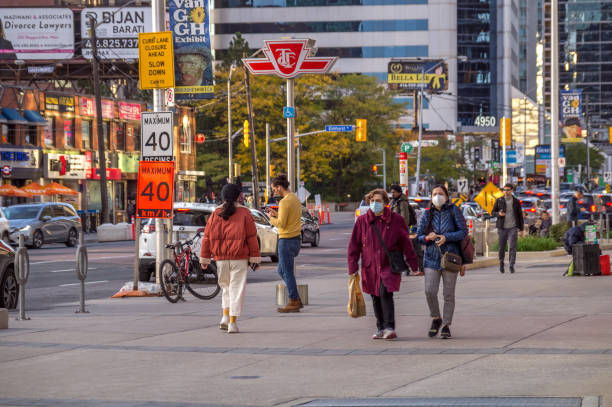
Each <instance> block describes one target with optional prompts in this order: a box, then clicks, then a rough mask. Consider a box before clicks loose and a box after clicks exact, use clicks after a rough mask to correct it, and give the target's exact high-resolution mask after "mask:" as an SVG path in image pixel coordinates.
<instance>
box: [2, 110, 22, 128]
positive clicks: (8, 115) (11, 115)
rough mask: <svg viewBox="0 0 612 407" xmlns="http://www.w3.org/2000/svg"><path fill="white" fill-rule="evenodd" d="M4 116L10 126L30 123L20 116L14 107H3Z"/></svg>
mask: <svg viewBox="0 0 612 407" xmlns="http://www.w3.org/2000/svg"><path fill="white" fill-rule="evenodd" d="M2 116H4V118H5V119H6V121H7V122H8V123H10V124H28V121H27V120H26V119H24V118H23V116H22V115H20V114H19V112H18V111H17V109H13V108H12V107H3V108H2Z"/></svg>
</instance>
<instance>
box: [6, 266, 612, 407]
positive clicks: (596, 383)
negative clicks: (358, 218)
mask: <svg viewBox="0 0 612 407" xmlns="http://www.w3.org/2000/svg"><path fill="white" fill-rule="evenodd" d="M565 263H566V261H565V259H554V258H542V259H531V260H528V261H521V262H519V264H518V266H519V267H518V271H517V273H516V274H513V275H511V274H508V273H506V274H503V275H502V274H499V273H498V272H497V271H496V270H495V269H494V268H488V269H480V270H474V271H468V272H467V274H466V276H465V277H463V278H460V279H459V281H458V286H457V307H456V312H455V319H454V323H453V325H452V333H453V336H454V338H453V339H451V340H446V341H444V340H441V339H438V338H435V339H430V338H427V336H426V332H427V330H428V328H429V323H430V319H429V316H428V310H427V306H426V303H425V298H424V294H423V280H422V278H421V277H405V278H404V281H403V284H402V289H401V292H400V293H398V294H396V295H395V298H396V323H397V331H398V335H399V340H397V341H384V340H377V341H374V340H372V339H370V338H371V335H372V334H373V332H374V330H375V329H374V328H375V322H374V318H373V316H372V308H371V300H370V299H369V298H366V303H367V307H368V308H367V313H368V315H367V316H366V317H364V318H359V319H352V318H349V317H348V316H347V312H346V302H347V280H348V279H347V276H346V274H345V270H344V269H341V268H337V269H335V270H332V269H331V268H330V272H332V273H333V272H334V271H337V273H333V274H330V275H326V276H323V277H314V278H313V277H309V276H308V273H307V272H305V271H301V270H300V271H298V280H299V282H300V283H306V284H308V286H309V296H310V297H309V303H310V305H308V306H306V307H305V308H304V309H303V312H301V313H299V314H278V313H276V312H275V304H274V301H275V283H274V282H268V283H257V284H249V285H248V287H247V296H246V300H245V306H244V313H243V315H242V316H241V317H240V318H239V319H238V326H239V328H240V330H241V333H240V334H236V335H229V334H227V333H224V332H221V331H220V330H219V329H218V327H217V323H218V320H219V318H220V308H221V305H220V302H221V299H220V296H218V297H217V298H215V299H213V300H211V301H199V300H196V299H193V298H192V297H187V301H186V302H181V303H178V304H170V303H168V302H167V301H166V300H165V299H164V298H163V297H162V298H125V299H114V300H113V299H103V300H97V301H89V302H88V303H87V308H88V310H89V311H90V313H89V314H75V313H74V311H75V310H76V309H77V308H78V307H77V304H76V303H72V304H64V306H62V307H58V308H56V309H53V310H45V311H36V312H31V313H29V316H30V317H31V320H29V321H15V317H16V316H17V313H16V312H11V314H10V321H9V324H10V328H9V329H8V330H4V331H0V371H2V372H3V373H2V375H1V376H0V377H1V379H0V405H2V406H24V405H27V406H30V405H32V406H33V405H36V406H63V405H71V406H72V405H75V406H76V405H82V406H90V405H95V406H107V405H109V406H110V405H113V406H115V405H118V406H140V405H145V404H146V402H151V403H149V404H146V405H147V406H179V405H180V406H184V405H190V406H204V405H207V406H208V405H224V406H237V405H241V406H245V405H249V406H293V405H299V404H302V403H308V402H311V401H312V400H317V399H326V398H362V397H363V398H371V397H374V398H385V399H384V400H382V401H385V402H387V403H388V404H385V405H420V406H429V405H462V406H469V405H480V406H483V405H492V406H494V405H530V406H539V405H555V406H556V405H577V406H580V405H582V406H599V405H601V406H611V405H612V296H611V295H610V293H611V292H612V277H573V278H567V277H566V278H564V277H562V276H561V274H562V273H563V271H564V270H565V267H566V264H565ZM298 264H299V263H298ZM118 288H119V287H118ZM503 396H512V397H519V396H520V397H565V398H568V399H562V398H559V399H553V404H546V403H544V401H545V400H548V399H535V400H536V401H537V400H542V401H541V403H540V404H538V403H537V402H534V399H519V398H516V399H501V398H497V397H503ZM406 397H419V398H423V399H419V400H420V401H419V403H420V404H419V403H417V401H415V403H416V404H406V403H404V404H401V400H402V399H403V398H406ZM442 397H451V398H455V399H453V400H459V401H457V403H458V404H444V402H442V401H440V399H439V398H442ZM466 397H495V399H492V400H493V401H491V399H488V400H489V401H488V402H486V403H485V402H483V401H482V399H464V398H466ZM584 397H586V398H584ZM397 400H400V401H398V403H400V404H393V403H394V402H395V401H397ZM415 400H416V399H415ZM508 400H510V404H505V402H507V401H508ZM523 400H525V401H524V402H523ZM446 401H447V402H448V403H450V402H449V401H448V400H446ZM566 401H567V402H568V403H569V402H574V401H575V403H574V404H571V403H570V404H564V403H565V402H566ZM378 402H381V400H378ZM189 403H192V404H189ZM354 403H357V401H354ZM368 403H369V404H367V405H372V403H371V402H368ZM428 403H429V404H428ZM312 405H315V404H312ZM316 405H366V404H340V401H338V404H334V403H331V404H330V403H328V404H326V402H318V404H316Z"/></svg>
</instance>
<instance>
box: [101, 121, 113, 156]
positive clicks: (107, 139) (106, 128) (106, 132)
mask: <svg viewBox="0 0 612 407" xmlns="http://www.w3.org/2000/svg"><path fill="white" fill-rule="evenodd" d="M110 125H111V124H110V122H104V123H102V131H104V148H105V149H107V150H108V148H109V146H110Z"/></svg>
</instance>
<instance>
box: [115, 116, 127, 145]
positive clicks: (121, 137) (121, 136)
mask: <svg viewBox="0 0 612 407" xmlns="http://www.w3.org/2000/svg"><path fill="white" fill-rule="evenodd" d="M125 128H126V125H125V123H115V129H117V130H116V133H115V134H116V137H117V150H121V151H125Z"/></svg>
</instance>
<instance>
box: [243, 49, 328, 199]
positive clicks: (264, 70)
mask: <svg viewBox="0 0 612 407" xmlns="http://www.w3.org/2000/svg"><path fill="white" fill-rule="evenodd" d="M313 47H314V40H312V39H293V38H291V39H282V40H269V41H264V48H262V49H261V51H263V53H264V54H265V58H244V59H243V60H242V62H244V65H245V66H246V67H247V68H248V70H249V71H250V72H251V73H252V74H253V75H277V76H280V77H281V78H285V79H287V107H290V108H293V107H295V105H294V93H293V90H294V84H293V78H295V77H296V76H298V75H301V74H325V73H327V72H328V71H329V70H330V69H331V67H332V66H333V65H334V63H335V62H336V61H337V59H338V57H315V56H314V53H315V52H316V50H315V49H314V48H313ZM294 137H295V117H288V118H287V172H288V174H287V177H288V178H289V181H290V182H291V184H292V186H294V188H292V189H293V190H294V191H296V190H297V188H296V187H295V148H294Z"/></svg>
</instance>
